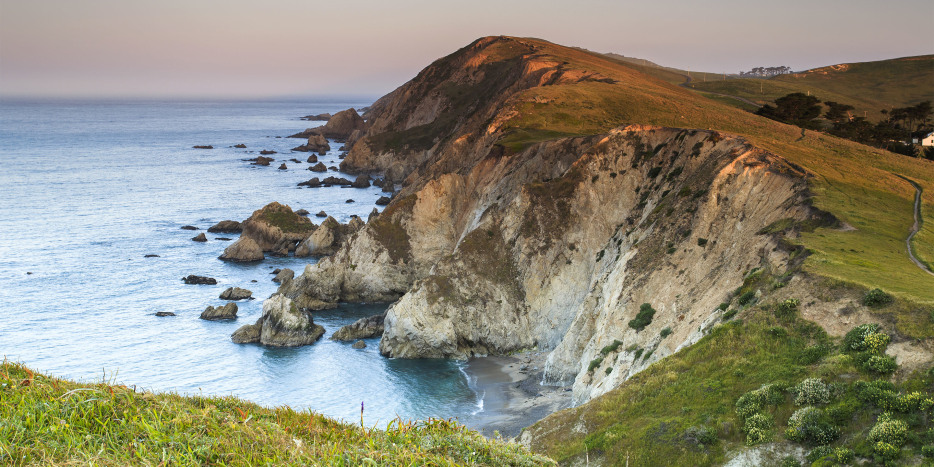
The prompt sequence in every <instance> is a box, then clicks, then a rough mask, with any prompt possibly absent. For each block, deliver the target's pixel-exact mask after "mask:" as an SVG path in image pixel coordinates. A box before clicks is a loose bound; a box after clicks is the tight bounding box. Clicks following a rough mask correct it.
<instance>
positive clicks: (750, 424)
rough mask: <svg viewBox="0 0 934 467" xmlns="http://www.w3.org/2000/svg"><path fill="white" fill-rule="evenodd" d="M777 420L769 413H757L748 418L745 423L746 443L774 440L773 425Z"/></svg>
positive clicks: (752, 443)
mask: <svg viewBox="0 0 934 467" xmlns="http://www.w3.org/2000/svg"><path fill="white" fill-rule="evenodd" d="M773 426H775V421H774V420H773V419H772V416H771V415H769V414H763V413H757V414H753V415H752V416H750V417H749V418H747V419H746V423H744V424H743V431H744V432H745V433H746V444H747V445H749V446H752V445H754V444H759V443H764V442H766V441H771V440H772V427H773Z"/></svg>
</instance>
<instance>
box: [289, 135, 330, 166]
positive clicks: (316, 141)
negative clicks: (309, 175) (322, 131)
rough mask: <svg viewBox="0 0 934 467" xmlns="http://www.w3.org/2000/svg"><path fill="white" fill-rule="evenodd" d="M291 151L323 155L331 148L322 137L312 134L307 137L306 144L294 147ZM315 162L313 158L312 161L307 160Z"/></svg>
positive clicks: (309, 159) (309, 160)
mask: <svg viewBox="0 0 934 467" xmlns="http://www.w3.org/2000/svg"><path fill="white" fill-rule="evenodd" d="M292 150H293V151H300V152H316V153H318V154H321V155H324V154H327V153H328V151H330V150H331V146H330V145H329V144H328V140H327V139H326V138H325V137H324V136H321V135H318V134H314V135H311V136H309V137H308V143H306V144H303V145H301V146H298V147H294V148H292ZM317 160H318V159H317V158H315V160H314V161H313V160H311V158H310V157H309V158H308V162H316V161H317Z"/></svg>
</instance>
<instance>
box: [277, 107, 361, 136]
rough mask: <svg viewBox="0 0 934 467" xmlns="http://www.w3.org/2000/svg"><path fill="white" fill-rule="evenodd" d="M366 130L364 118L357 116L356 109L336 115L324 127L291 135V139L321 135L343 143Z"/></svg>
mask: <svg viewBox="0 0 934 467" xmlns="http://www.w3.org/2000/svg"><path fill="white" fill-rule="evenodd" d="M364 129H366V122H364V121H363V117H361V116H360V115H359V114H357V111H356V110H355V109H347V110H342V111H340V112H338V113H336V114H334V115H333V116H332V117H331V118H330V119H328V122H327V123H325V124H324V125H321V126H319V127H315V128H309V129H307V130H305V131H303V132H301V133H296V134H294V135H291V136H289V138H308V137H310V136H312V135H320V136H323V137H325V138H328V139H333V140H337V141H341V142H343V141H347V139H348V138H350V137H351V136H352V135H353V133H354V132H355V131H362V130H364Z"/></svg>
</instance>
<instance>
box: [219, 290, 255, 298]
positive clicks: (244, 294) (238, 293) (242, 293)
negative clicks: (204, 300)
mask: <svg viewBox="0 0 934 467" xmlns="http://www.w3.org/2000/svg"><path fill="white" fill-rule="evenodd" d="M251 298H253V292H252V291H249V290H247V289H241V288H240V287H229V288H227V290H224V291H223V292H221V295H220V299H221V300H249V299H251Z"/></svg>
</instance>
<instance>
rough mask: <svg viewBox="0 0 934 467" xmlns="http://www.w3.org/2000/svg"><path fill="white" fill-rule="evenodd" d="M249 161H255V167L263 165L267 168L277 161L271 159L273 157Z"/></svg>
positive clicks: (260, 157)
mask: <svg viewBox="0 0 934 467" xmlns="http://www.w3.org/2000/svg"><path fill="white" fill-rule="evenodd" d="M249 160H251V161H253V165H263V166H267V165H269V163H270V162H272V161H274V160H275V159H273V158H271V157H263V156H259V157H257V158H255V159H249Z"/></svg>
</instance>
